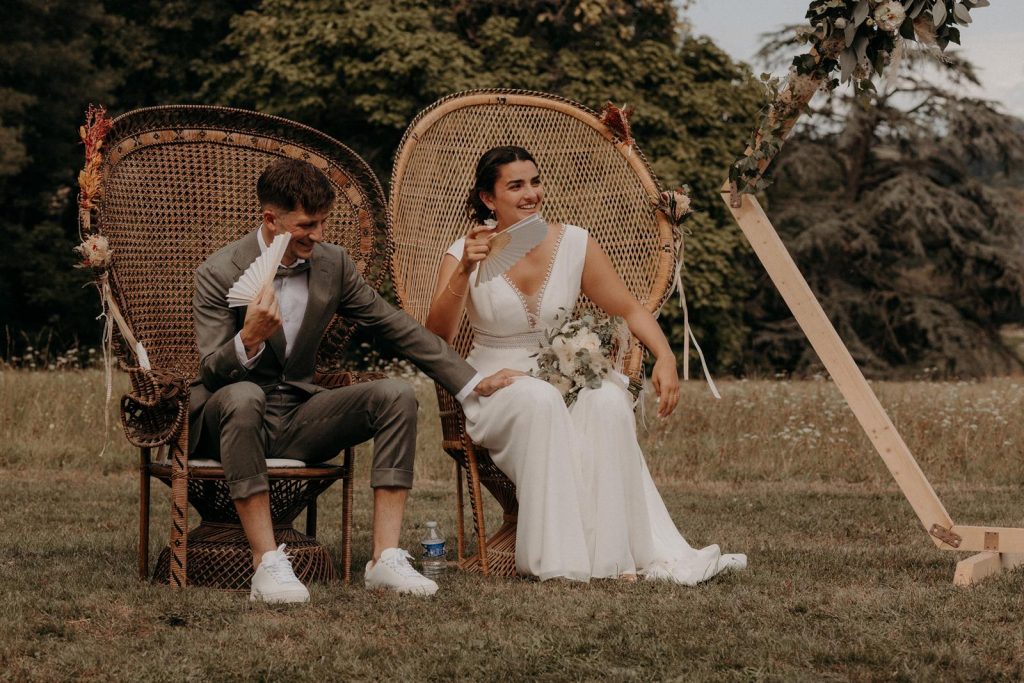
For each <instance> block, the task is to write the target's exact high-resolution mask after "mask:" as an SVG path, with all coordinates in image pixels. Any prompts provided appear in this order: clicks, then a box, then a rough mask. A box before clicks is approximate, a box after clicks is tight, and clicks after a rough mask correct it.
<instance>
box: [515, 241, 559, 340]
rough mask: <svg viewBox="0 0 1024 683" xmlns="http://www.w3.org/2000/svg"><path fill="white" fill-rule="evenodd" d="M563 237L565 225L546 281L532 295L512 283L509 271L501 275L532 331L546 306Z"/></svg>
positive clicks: (553, 254)
mask: <svg viewBox="0 0 1024 683" xmlns="http://www.w3.org/2000/svg"><path fill="white" fill-rule="evenodd" d="M563 237H565V224H564V223H563V224H562V227H561V229H560V230H559V231H558V238H557V239H556V240H555V248H554V249H552V250H551V258H550V259H549V260H548V267H547V271H546V272H545V273H544V280H543V281H542V282H541V283H540V288H539V289H538V290H537V291H536V292H534V293H533V294H532V295H527V294H525V293H524V292H523V290H521V289H519V287H518V286H517V285H516V283H514V282H512V278H510V277H509V276H508V272H507V271H506V272H504V273H502V274H501V278H502V279H503V280H504V281H505V282H506V283H507V284H508V286H509V287H510V288H511V289H512V292H513V293H514V294H515V295H516V297H517V298H518V299H519V303H520V304H522V306H523V311H524V312H525V313H526V322H527V323H528V324H529V326H530V329H534V328H536V327H537V326H538V324H539V323H540V312H541V308H542V307H543V305H544V293H545V292H546V291H547V289H548V282H549V281H550V280H551V272H552V271H553V270H554V269H555V261H556V260H558V252H559V250H560V249H561V248H562V238H563ZM530 300H533V301H534V302H535V303H536V304H537V306H536V309H535V310H530Z"/></svg>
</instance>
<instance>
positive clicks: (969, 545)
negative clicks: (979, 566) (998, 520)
mask: <svg viewBox="0 0 1024 683" xmlns="http://www.w3.org/2000/svg"><path fill="white" fill-rule="evenodd" d="M950 531H952V532H953V533H954V534H956V535H957V536H959V537H960V538H961V541H960V546H959V550H972V551H975V552H981V551H987V552H993V553H1004V554H1005V553H1024V529H1014V528H1010V527H998V526H960V525H959V524H957V525H954V526H953V528H952V529H950Z"/></svg>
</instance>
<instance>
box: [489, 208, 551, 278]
mask: <svg viewBox="0 0 1024 683" xmlns="http://www.w3.org/2000/svg"><path fill="white" fill-rule="evenodd" d="M547 234H548V224H547V223H545V222H544V219H543V218H541V217H540V215H539V214H536V213H535V214H533V215H532V216H529V217H527V218H524V219H523V220H521V221H519V222H518V223H516V224H515V225H511V226H509V227H507V228H505V229H504V230H502V231H501V232H499V233H497V234H496V235H494V236H492V237H491V250H490V252H488V254H487V258H485V259H484V260H483V261H481V262H480V265H479V266H477V271H476V283H477V284H480V283H481V282H487V281H488V280H491V279H493V278H496V277H498V276H499V275H501V274H503V273H506V272H508V270H509V268H511V267H512V266H514V265H515V264H516V262H517V261H518V260H519V259H521V258H523V257H524V256H526V254H527V253H528V252H529V251H530V250H531V249H533V248H534V247H535V246H537V245H538V244H540V243H541V242H543V241H544V237H545V236H546V235H547Z"/></svg>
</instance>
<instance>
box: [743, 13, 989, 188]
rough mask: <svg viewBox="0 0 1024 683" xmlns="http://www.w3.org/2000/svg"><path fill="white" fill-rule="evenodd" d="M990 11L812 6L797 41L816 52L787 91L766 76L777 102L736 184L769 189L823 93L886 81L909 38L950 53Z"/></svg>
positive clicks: (793, 73) (800, 60) (797, 66)
mask: <svg viewBox="0 0 1024 683" xmlns="http://www.w3.org/2000/svg"><path fill="white" fill-rule="evenodd" d="M988 5H989V0H812V2H811V4H810V8H809V9H808V10H807V15H806V16H807V19H809V20H810V26H808V27H806V28H804V29H802V30H801V31H800V32H799V33H798V36H797V37H798V39H799V40H801V41H803V42H806V43H809V44H810V45H811V49H810V50H809V51H808V52H807V53H806V54H803V55H800V56H798V57H796V58H795V59H794V60H793V67H792V69H791V70H790V75H789V79H788V80H787V81H786V84H785V86H784V87H781V88H780V82H779V80H778V79H777V78H773V77H772V76H771V75H769V74H765V75H763V76H762V77H761V79H762V81H763V82H764V84H765V87H766V89H767V91H768V95H769V100H770V103H769V104H768V106H767V107H765V109H764V110H762V121H761V125H760V126H759V127H758V129H757V130H756V131H755V132H754V134H753V135H752V137H751V140H750V142H749V145H748V149H747V151H746V153H745V154H744V155H743V156H742V157H740V158H739V159H737V160H736V162H735V163H734V164H733V165H732V167H731V168H730V170H729V180H730V181H731V182H732V183H733V186H734V187H735V188H736V189H737V190H739V191H740V192H756V191H757V190H760V189H762V188H763V187H764V186H765V184H766V183H765V180H764V179H763V177H762V176H763V174H764V171H765V169H766V168H767V167H768V164H770V163H771V161H772V159H774V158H775V155H776V154H778V152H779V150H780V149H781V148H782V142H783V140H784V139H785V137H786V134H787V133H788V132H789V130H790V128H792V126H793V124H794V123H795V122H796V119H797V118H799V116H800V114H801V113H802V112H803V110H804V108H805V107H806V106H807V103H808V102H809V101H810V99H811V97H813V96H814V93H815V92H816V91H817V90H818V88H821V87H824V88H829V89H831V88H835V87H837V86H839V84H841V83H848V82H852V83H853V85H854V87H855V88H856V89H857V90H858V91H864V90H873V89H874V84H873V83H872V81H871V79H872V78H873V77H874V76H876V75H877V76H881V75H883V73H884V72H885V68H886V67H887V66H888V65H889V64H890V62H891V61H892V58H893V54H894V53H895V52H896V49H897V47H898V46H899V45H900V43H901V42H902V41H903V40H913V41H916V42H918V43H921V44H922V45H925V46H929V47H936V48H938V49H939V50H945V49H946V47H947V46H948V45H949V44H950V43H957V44H959V43H960V28H959V27H960V26H966V25H967V24H969V23H971V10H973V9H976V8H978V7H987V6H988ZM836 71H838V72H839V74H838V77H836V76H835V75H834V74H835V72H836Z"/></svg>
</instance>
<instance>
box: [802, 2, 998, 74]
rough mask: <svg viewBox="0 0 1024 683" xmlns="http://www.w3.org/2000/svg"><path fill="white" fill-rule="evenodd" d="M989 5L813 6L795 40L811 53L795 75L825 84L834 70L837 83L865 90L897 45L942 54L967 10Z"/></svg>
mask: <svg viewBox="0 0 1024 683" xmlns="http://www.w3.org/2000/svg"><path fill="white" fill-rule="evenodd" d="M988 5H989V0H813V2H811V6H810V9H808V10H807V18H808V19H810V22H811V26H810V28H809V29H806V30H805V31H803V32H802V33H801V35H800V37H801V38H802V39H803V40H805V41H807V42H810V43H811V44H812V46H813V48H814V52H813V53H812V54H807V55H803V56H801V57H798V58H797V59H796V60H794V62H793V66H794V67H795V68H796V71H797V73H800V74H805V75H810V74H820V75H822V76H825V77H826V78H827V77H829V76H831V74H832V72H833V71H834V70H835V69H836V67H837V66H838V68H839V72H840V75H839V82H840V83H847V82H849V81H851V80H852V81H853V82H854V83H855V84H856V85H857V86H859V87H867V88H870V87H871V86H870V82H871V81H870V79H871V77H872V75H878V76H881V75H882V74H883V72H884V70H885V67H886V65H888V63H889V61H890V60H891V58H892V54H893V51H894V50H895V48H896V46H897V44H898V43H899V41H900V40H901V39H906V40H914V41H918V42H920V43H922V44H925V45H937V46H938V47H939V49H943V50H944V49H945V48H946V46H948V45H949V44H950V43H957V44H959V43H960V29H959V26H966V25H967V24H969V23H971V10H972V9H975V8H977V7H987V6H988ZM814 53H817V55H815V54H814ZM833 85H834V84H833Z"/></svg>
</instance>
